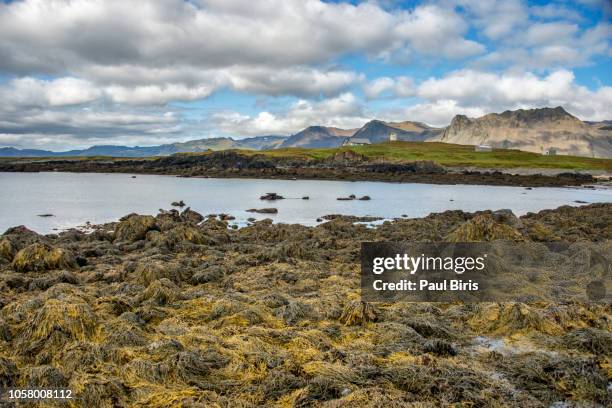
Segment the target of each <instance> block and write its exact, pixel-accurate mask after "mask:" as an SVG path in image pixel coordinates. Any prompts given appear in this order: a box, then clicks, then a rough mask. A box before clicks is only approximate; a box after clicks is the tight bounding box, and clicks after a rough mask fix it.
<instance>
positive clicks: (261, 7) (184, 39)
mask: <svg viewBox="0 0 612 408" xmlns="http://www.w3.org/2000/svg"><path fill="white" fill-rule="evenodd" d="M466 30H467V25H466V23H465V22H463V21H462V18H461V17H460V16H459V15H457V14H456V13H454V12H453V11H452V9H443V8H440V7H437V6H428V5H426V6H418V7H416V8H415V9H414V10H412V11H405V10H395V11H387V10H384V9H383V8H381V7H379V6H378V5H376V4H374V3H368V2H365V3H359V4H357V5H352V4H347V3H327V2H322V1H320V0H268V1H261V2H252V1H246V0H228V1H218V0H199V1H189V2H188V1H184V0H166V1H152V0H151V1H144V0H140V1H135V0H106V1H88V0H71V1H68V0H64V1H60V0H57V1H46V0H25V1H21V2H15V3H10V4H4V5H2V6H0V56H2V58H0V70H3V71H5V72H10V73H13V74H15V73H18V74H37V73H44V74H55V75H56V74H61V73H65V72H68V73H70V74H71V75H76V76H79V75H80V74H82V73H87V72H88V73H90V74H91V73H92V72H95V70H96V69H97V68H98V67H114V68H115V69H119V68H120V67H125V68H126V69H129V68H130V67H147V68H149V69H163V68H165V67H169V66H170V67H173V68H177V69H178V70H181V69H186V68H187V67H197V68H199V69H223V68H229V67H236V66H245V67H246V66H251V67H252V66H265V67H276V68H286V67H293V66H313V65H319V64H325V63H327V62H329V61H330V60H333V59H335V58H337V57H338V56H340V55H343V54H348V53H355V52H364V53H368V54H372V55H374V54H379V53H382V52H389V51H392V50H399V49H402V48H405V47H413V48H415V49H416V50H418V51H420V52H423V53H426V54H432V53H439V52H440V50H442V52H443V53H444V54H445V55H447V56H449V57H463V56H467V55H474V54H475V53H478V52H482V46H481V45H479V44H477V43H475V42H474V41H470V40H466V39H465V38H463V35H464V33H465V32H466ZM432 47H434V48H432ZM87 79H90V80H94V79H95V78H87Z"/></svg>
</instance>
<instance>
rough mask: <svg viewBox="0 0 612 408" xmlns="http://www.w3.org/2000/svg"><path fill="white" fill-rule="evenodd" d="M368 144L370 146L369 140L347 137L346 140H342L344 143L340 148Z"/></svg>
mask: <svg viewBox="0 0 612 408" xmlns="http://www.w3.org/2000/svg"><path fill="white" fill-rule="evenodd" d="M369 144H372V142H370V139H364V138H359V137H357V138H353V137H347V138H346V139H344V142H342V146H365V145H369Z"/></svg>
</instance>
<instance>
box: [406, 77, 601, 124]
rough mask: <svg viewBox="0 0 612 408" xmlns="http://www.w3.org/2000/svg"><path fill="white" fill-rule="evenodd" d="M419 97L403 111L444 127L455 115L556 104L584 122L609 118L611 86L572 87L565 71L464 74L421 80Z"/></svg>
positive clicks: (573, 85)
mask: <svg viewBox="0 0 612 408" xmlns="http://www.w3.org/2000/svg"><path fill="white" fill-rule="evenodd" d="M417 95H418V96H419V97H420V98H422V99H423V101H424V102H423V103H420V104H418V105H415V106H414V107H410V108H407V109H405V110H403V111H402V112H401V113H402V114H405V115H406V117H407V118H411V116H410V115H415V116H416V117H415V119H417V120H422V121H424V122H426V123H429V124H432V125H438V126H440V125H447V124H448V123H449V122H450V119H452V116H454V115H455V114H467V115H468V116H478V115H482V114H484V113H488V112H499V111H502V110H506V109H518V108H535V107H544V106H559V105H561V106H563V107H565V108H566V109H568V110H569V111H570V112H572V113H574V114H576V115H577V116H579V117H580V118H581V119H584V120H604V119H609V118H611V117H612V87H600V88H599V89H597V90H595V91H593V90H589V89H588V88H586V87H583V86H580V85H578V84H576V82H575V78H574V74H573V73H572V72H571V71H568V70H558V71H554V72H552V73H550V74H549V75H546V76H543V77H540V76H537V75H535V74H533V73H530V72H525V73H506V74H495V73H490V72H489V73H487V72H480V71H473V70H462V71H457V72H453V73H451V74H449V75H447V76H445V77H442V78H430V79H428V80H426V81H424V82H422V83H421V84H420V85H419V86H418V89H417ZM395 114H396V115H397V114H398V113H397V112H396V113H395Z"/></svg>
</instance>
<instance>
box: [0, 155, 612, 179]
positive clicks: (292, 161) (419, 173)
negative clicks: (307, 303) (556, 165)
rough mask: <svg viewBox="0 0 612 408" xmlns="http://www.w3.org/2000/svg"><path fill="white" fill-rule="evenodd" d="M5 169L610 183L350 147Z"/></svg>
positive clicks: (586, 174)
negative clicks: (375, 154)
mask: <svg viewBox="0 0 612 408" xmlns="http://www.w3.org/2000/svg"><path fill="white" fill-rule="evenodd" d="M0 171H2V172H49V171H60V172H75V173H78V172H82V173H131V174H157V175H170V176H178V177H208V178H252V179H286V180H292V179H300V180H342V181H385V182H397V183H426V184H449V185H455V184H466V185H492V186H520V187H561V186H581V185H588V184H595V183H604V184H605V183H607V182H609V181H610V179H611V178H612V174H611V173H609V172H607V171H601V170H600V171H585V170H576V171H573V170H564V169H545V168H542V169H540V168H533V169H526V168H517V169H508V168H500V169H486V168H475V167H467V166H466V167H464V168H460V167H459V168H458V167H443V166H440V165H438V164H436V163H434V162H432V161H412V162H397V161H385V160H369V159H367V158H365V157H364V156H360V155H358V154H356V153H352V152H351V151H345V152H340V153H337V154H335V155H334V156H332V157H331V158H328V159H325V160H310V159H309V160H306V159H297V158H287V157H268V156H264V155H261V154H243V153H239V152H234V151H224V152H213V153H208V154H202V155H176V156H168V157H160V158H146V159H134V158H130V159H126V158H121V159H119V158H96V159H72V160H70V159H45V160H41V159H36V160H34V159H14V160H10V159H4V160H0Z"/></svg>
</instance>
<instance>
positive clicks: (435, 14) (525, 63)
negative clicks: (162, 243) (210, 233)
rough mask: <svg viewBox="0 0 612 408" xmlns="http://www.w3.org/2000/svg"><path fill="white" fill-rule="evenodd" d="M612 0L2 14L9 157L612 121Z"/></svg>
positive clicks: (4, 138) (96, 6)
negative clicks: (570, 117) (535, 117)
mask: <svg viewBox="0 0 612 408" xmlns="http://www.w3.org/2000/svg"><path fill="white" fill-rule="evenodd" d="M611 73H612V1H610V0H578V1H566V0H557V1H523V0H457V1H446V0H433V1H393V0H380V1H350V2H345V1H320V0H257V1H253V0H23V1H6V0H5V1H0V147H2V146H10V147H17V148H37V149H50V150H66V149H72V148H84V147H88V146H92V145H100V144H120V145H129V146H134V145H140V146H149V145H157V144H162V143H172V142H177V141H186V140H192V139H201V138H207V137H220V136H230V137H234V138H242V137H249V136H258V135H272V134H274V135H289V134H293V133H296V132H298V131H299V130H301V129H303V128H305V127H307V126H310V125H325V126H336V127H341V128H357V127H360V126H362V125H363V124H365V123H366V122H367V121H369V120H372V119H380V120H387V121H405V120H412V121H420V122H424V123H427V124H429V125H431V126H446V125H448V124H449V123H450V121H451V120H452V118H453V116H454V115H457V114H464V115H467V116H470V117H478V116H481V115H484V114H486V113H490V112H502V111H504V110H507V109H519V108H524V109H526V108H534V107H544V106H550V107H555V106H563V107H565V108H566V110H568V111H569V112H570V113H572V114H574V115H575V116H577V117H579V118H580V119H583V120H593V121H599V120H606V119H612V75H611Z"/></svg>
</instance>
